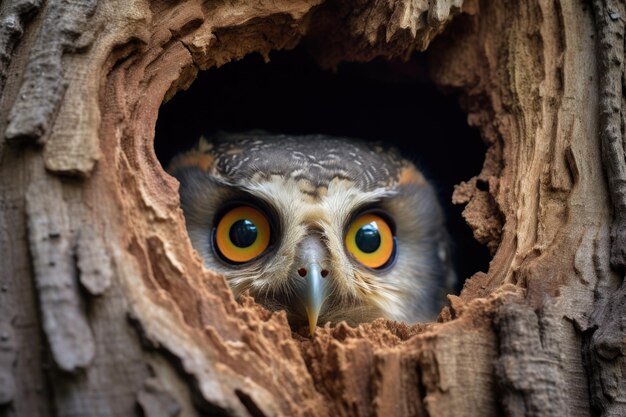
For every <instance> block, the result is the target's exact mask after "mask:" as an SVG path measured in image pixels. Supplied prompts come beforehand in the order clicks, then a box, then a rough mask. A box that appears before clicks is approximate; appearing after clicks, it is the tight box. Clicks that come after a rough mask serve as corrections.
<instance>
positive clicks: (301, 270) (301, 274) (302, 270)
mask: <svg viewBox="0 0 626 417" xmlns="http://www.w3.org/2000/svg"><path fill="white" fill-rule="evenodd" d="M306 272H307V271H306V268H300V269H298V275H300V276H301V277H305V276H306Z"/></svg>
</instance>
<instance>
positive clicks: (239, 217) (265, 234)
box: [214, 206, 270, 263]
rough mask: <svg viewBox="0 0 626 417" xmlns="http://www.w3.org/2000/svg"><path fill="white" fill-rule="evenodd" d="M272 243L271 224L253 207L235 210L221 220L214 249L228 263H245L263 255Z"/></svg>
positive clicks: (216, 232)
mask: <svg viewBox="0 0 626 417" xmlns="http://www.w3.org/2000/svg"><path fill="white" fill-rule="evenodd" d="M269 243H270V224H269V222H268V220H267V217H266V216H265V214H263V213H262V212H261V211H259V210H257V209H255V208H254V207H250V206H238V207H235V208H233V209H231V210H229V211H228V212H226V214H224V216H223V217H222V218H221V219H220V221H219V223H218V224H217V228H216V229H215V236H214V246H215V249H216V251H217V252H218V253H219V255H220V256H221V257H222V258H224V259H225V260H226V261H228V262H232V263H244V262H248V261H251V260H253V259H254V258H256V257H257V256H259V255H261V254H262V253H263V252H264V251H265V249H267V247H268V246H269Z"/></svg>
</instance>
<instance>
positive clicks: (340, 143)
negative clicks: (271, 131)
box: [208, 135, 408, 191]
mask: <svg viewBox="0 0 626 417" xmlns="http://www.w3.org/2000/svg"><path fill="white" fill-rule="evenodd" d="M208 151H209V152H210V153H211V155H212V156H213V157H214V158H215V159H214V161H213V172H214V174H215V175H218V176H220V177H223V178H224V179H226V180H228V182H232V183H242V182H246V183H247V182H249V181H250V180H251V179H253V180H254V181H256V182H263V181H275V180H276V178H277V177H279V178H282V179H283V180H285V181H296V182H298V183H300V184H308V186H309V187H310V188H311V189H312V190H314V189H319V188H327V187H328V185H329V184H330V183H331V182H333V181H337V180H339V181H346V182H351V183H353V184H354V185H355V186H357V187H358V188H360V189H362V190H365V191H367V190H373V189H377V188H381V187H389V186H392V185H394V184H395V183H398V182H399V181H400V179H401V177H402V175H403V172H404V170H405V169H406V167H407V165H408V163H407V161H406V160H404V159H403V158H401V157H400V155H399V154H398V153H397V152H396V151H395V150H393V149H388V148H384V147H382V146H380V145H377V144H368V143H362V142H357V141H353V140H350V139H342V138H328V137H326V136H318V135H310V136H299V137H290V136H284V135H280V136H269V135H263V136H261V135H246V136H234V135H232V136H231V135H229V136H226V137H220V138H216V139H214V140H213V141H211V142H210V143H209V149H208Z"/></svg>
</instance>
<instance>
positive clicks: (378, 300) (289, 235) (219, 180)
mask: <svg viewBox="0 0 626 417" xmlns="http://www.w3.org/2000/svg"><path fill="white" fill-rule="evenodd" d="M169 171H170V173H172V175H174V176H175V177H176V178H177V179H178V180H179V181H180V200H181V207H182V209H183V212H184V216H185V219H186V225H187V230H188V232H189V236H190V239H191V242H192V244H193V246H194V247H195V249H196V250H197V251H198V252H199V253H200V255H201V256H202V258H203V259H204V263H205V265H206V266H207V267H208V268H210V269H211V270H214V271H218V272H221V273H223V274H224V277H225V278H226V280H227V281H228V283H229V284H230V286H231V288H232V289H233V291H234V293H235V295H239V294H241V293H243V292H245V291H249V292H250V294H251V295H252V296H254V298H255V299H256V300H257V302H259V303H261V304H262V305H264V306H265V307H267V308H269V309H271V310H278V309H284V310H286V311H287V313H288V317H289V319H290V321H291V322H293V323H296V324H300V323H306V322H307V317H308V321H309V323H311V320H312V319H311V314H312V313H311V312H310V309H311V308H310V306H309V305H308V304H307V303H306V302H304V303H303V298H307V297H308V296H307V295H304V296H303V295H302V294H304V293H305V292H307V291H309V293H310V291H313V292H315V291H317V290H319V291H318V292H320V291H321V293H320V294H321V295H319V294H318V295H319V297H321V301H319V300H318V302H319V305H318V306H317V307H315V308H316V309H317V310H318V312H317V314H318V316H319V317H318V316H316V317H315V320H314V321H315V322H319V323H325V322H327V321H332V322H335V321H340V320H347V321H348V322H350V323H352V324H354V323H359V322H364V321H369V320H372V319H374V318H378V317H386V318H389V319H393V320H400V321H406V322H416V321H426V320H432V319H433V318H434V316H435V315H436V313H437V312H438V310H439V309H440V307H441V305H442V302H443V300H444V295H445V293H446V292H447V291H448V290H449V288H450V287H451V286H452V284H453V282H454V272H453V271H452V268H451V267H450V262H449V248H448V238H447V233H446V230H445V226H444V216H443V213H442V210H441V208H440V206H439V204H438V202H437V198H436V195H435V192H434V190H433V187H432V186H431V185H430V184H429V183H428V182H427V181H426V180H425V178H424V177H423V175H422V174H421V173H420V172H419V171H418V170H417V169H416V168H415V166H414V165H413V164H412V163H410V162H409V161H407V160H405V159H403V158H402V157H401V156H400V155H399V154H398V153H397V152H396V151H395V150H394V149H391V148H385V147H383V146H381V145H378V144H369V143H362V142H358V141H354V140H350V139H344V138H331V137H327V136H322V135H310V136H300V137H292V136H284V135H268V134H253V133H247V134H239V135H237V134H220V135H217V136H216V137H214V138H212V139H211V140H210V141H208V140H205V139H201V140H200V142H199V143H198V145H197V146H196V148H194V149H193V150H191V151H189V152H186V153H184V154H181V155H178V156H177V157H176V158H175V159H174V160H173V161H172V163H171V164H170V167H169ZM249 205H250V206H252V207H254V208H255V209H258V210H259V211H260V212H262V213H263V214H262V215H263V216H264V217H266V218H267V219H268V225H269V228H270V229H271V230H270V232H269V233H270V234H271V238H270V239H269V240H268V243H267V248H266V249H264V250H263V252H262V253H261V254H259V255H258V256H255V257H254V259H251V260H249V261H247V262H235V263H233V262H230V261H229V259H226V258H227V257H225V256H224V254H223V253H220V251H219V250H216V237H215V233H216V227H218V222H220V218H221V217H222V216H223V215H224V213H225V211H228V210H229V209H230V208H232V207H233V206H245V207H247V206H249ZM363 213H374V215H375V216H377V217H375V218H376V219H383V220H379V222H384V223H388V224H389V230H391V231H392V234H393V241H392V244H393V245H394V246H393V253H392V254H391V255H389V260H388V261H387V263H386V264H384V265H382V266H381V267H376V268H373V267H368V266H366V265H365V264H364V263H362V262H360V261H359V259H357V258H356V257H355V256H354V253H351V252H350V251H349V250H347V247H348V246H347V237H346V233H347V230H348V228H349V227H350V225H351V223H353V222H354V221H355V219H357V218H358V217H359V216H362V215H363ZM366 219H369V217H367V218H366ZM242 224H243V223H241V220H240V221H239V223H237V225H239V226H238V227H241V225H242ZM248 224H250V222H248ZM364 224H365V223H364ZM383 226H384V225H383ZM232 227H235V226H232ZM366 227H369V226H367V225H366ZM242 230H243V229H242ZM251 230H252V229H251ZM256 230H257V229H256V228H255V229H253V230H252V231H253V232H255V233H256ZM363 230H365V229H363ZM244 232H245V230H244ZM357 232H360V234H359V235H358V239H360V240H359V242H361V246H363V245H364V244H363V243H362V242H365V246H364V247H366V249H367V251H370V252H371V250H370V249H371V248H370V249H368V247H372V244H371V243H370V244H369V246H367V245H368V243H367V242H368V241H366V240H363V239H364V238H365V239H370V242H371V241H372V238H371V236H369V235H367V236H366V234H364V233H365V232H368V230H365V232H363V231H361V230H359V231H357ZM370 232H371V230H370ZM376 233H378V232H376ZM381 233H382V231H381ZM222 234H223V233H222ZM242 236H244V237H245V236H247V235H242ZM254 236H256V235H254ZM364 236H365V237H364ZM230 237H231V238H234V239H235V240H236V239H237V237H236V236H235V235H233V233H232V230H231V234H230ZM219 238H220V237H218V240H217V242H218V244H219V243H220V240H219ZM227 238H228V236H227ZM380 238H381V237H380V236H378V237H376V236H374V239H378V240H374V245H375V243H376V242H379V243H380ZM383 239H384V236H383ZM227 240H228V239H227ZM244 244H246V243H244ZM239 245H240V246H241V245H242V244H239ZM353 246H354V245H353ZM234 248H235V249H236V250H239V247H234ZM356 250H357V251H358V250H359V249H356ZM353 252H354V251H353ZM359 253H360V252H359ZM387 253H389V252H387ZM363 254H364V255H365V256H369V253H363ZM392 256H393V259H392ZM309 266H310V268H313V269H316V268H318V269H319V271H321V276H323V277H322V278H321V279H319V277H320V274H319V273H318V274H317V276H318V279H319V284H316V285H321V287H316V288H317V290H316V289H313V290H311V289H308V290H306V289H304V287H303V286H305V285H307V284H306V280H307V279H309V275H310V274H309V275H303V271H304V273H307V268H308V267H309ZM303 277H304V278H303ZM320 288H321V289H320ZM309 293H307V294H309ZM318 295H314V296H313V297H314V298H315V297H318ZM314 325H315V323H313V324H312V325H311V326H312V327H313V326H314Z"/></svg>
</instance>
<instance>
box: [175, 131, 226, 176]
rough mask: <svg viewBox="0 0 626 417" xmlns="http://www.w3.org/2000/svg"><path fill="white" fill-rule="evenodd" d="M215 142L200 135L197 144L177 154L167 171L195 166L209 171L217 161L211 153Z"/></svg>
mask: <svg viewBox="0 0 626 417" xmlns="http://www.w3.org/2000/svg"><path fill="white" fill-rule="evenodd" d="M212 150H213V144H212V143H211V142H209V141H208V139H207V138H205V137H204V136H200V139H198V142H197V143H196V145H195V146H194V147H193V148H192V149H190V150H188V151H185V152H183V153H180V154H178V155H176V156H175V157H174V158H173V159H172V161H171V162H170V163H169V165H168V167H167V172H168V173H169V174H173V173H174V171H176V170H178V169H181V168H189V167H195V168H198V169H200V170H201V171H203V172H208V171H209V170H210V169H211V168H212V167H213V164H214V162H215V156H214V155H213V154H212V153H211V151H212Z"/></svg>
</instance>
